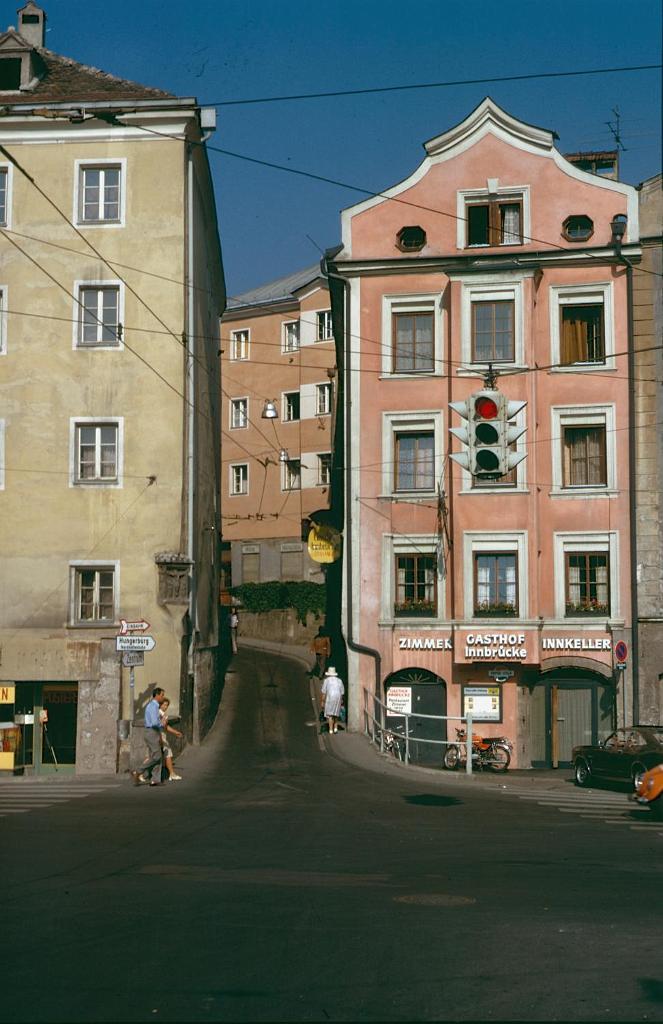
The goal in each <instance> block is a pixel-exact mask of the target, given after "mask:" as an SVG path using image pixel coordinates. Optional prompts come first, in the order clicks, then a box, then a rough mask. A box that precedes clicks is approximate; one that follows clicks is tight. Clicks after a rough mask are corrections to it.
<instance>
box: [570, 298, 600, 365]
mask: <svg viewBox="0 0 663 1024" xmlns="http://www.w3.org/2000/svg"><path fill="white" fill-rule="evenodd" d="M560 315H561V323H560V341H561V344H560V353H559V361H560V363H561V365H562V366H571V365H572V364H574V363H604V362H605V340H604V328H603V303H594V304H591V305H590V304H588V305H571V304H569V305H567V304H563V305H561V306H560Z"/></svg>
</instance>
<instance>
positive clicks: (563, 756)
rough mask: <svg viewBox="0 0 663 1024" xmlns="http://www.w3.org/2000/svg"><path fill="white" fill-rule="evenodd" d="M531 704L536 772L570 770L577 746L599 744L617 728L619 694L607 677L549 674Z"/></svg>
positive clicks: (531, 741)
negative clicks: (547, 769)
mask: <svg viewBox="0 0 663 1024" xmlns="http://www.w3.org/2000/svg"><path fill="white" fill-rule="evenodd" d="M530 701H531V705H530V750H531V759H532V767H534V768H570V767H571V765H572V761H571V751H572V750H573V748H574V747H575V746H578V745H580V744H581V743H597V742H598V740H599V739H600V738H601V737H604V736H606V735H607V734H608V733H609V732H610V731H611V730H612V729H613V728H614V722H615V691H614V687H613V686H612V685H611V684H610V683H608V682H607V681H606V679H605V678H604V677H603V676H599V675H595V674H593V673H587V672H582V671H580V670H578V671H577V674H576V672H574V671H573V670H569V669H566V670H563V671H562V672H560V673H559V674H558V673H557V672H551V673H546V675H544V676H541V681H540V682H539V683H537V684H536V685H535V687H534V690H533V691H532V694H531V697H530Z"/></svg>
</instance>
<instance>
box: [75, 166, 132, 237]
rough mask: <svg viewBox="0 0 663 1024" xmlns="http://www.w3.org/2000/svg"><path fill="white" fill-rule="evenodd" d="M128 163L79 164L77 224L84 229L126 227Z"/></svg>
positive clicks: (77, 176) (76, 204)
mask: <svg viewBox="0 0 663 1024" xmlns="http://www.w3.org/2000/svg"><path fill="white" fill-rule="evenodd" d="M126 163H127V162H126V159H120V160H112V159H99V160H89V161H88V160H77V161H76V164H75V188H74V204H75V208H74V222H75V223H76V224H78V225H79V226H82V227H123V226H124V214H125V192H126Z"/></svg>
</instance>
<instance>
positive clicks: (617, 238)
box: [610, 213, 627, 249]
mask: <svg viewBox="0 0 663 1024" xmlns="http://www.w3.org/2000/svg"><path fill="white" fill-rule="evenodd" d="M626 224H627V219H626V214H624V213H617V214H615V216H614V217H613V218H612V220H611V221H610V231H611V232H612V238H611V242H612V244H613V245H614V246H615V247H616V248H617V249H619V248H620V247H621V244H622V240H623V238H624V235H625V234H626Z"/></svg>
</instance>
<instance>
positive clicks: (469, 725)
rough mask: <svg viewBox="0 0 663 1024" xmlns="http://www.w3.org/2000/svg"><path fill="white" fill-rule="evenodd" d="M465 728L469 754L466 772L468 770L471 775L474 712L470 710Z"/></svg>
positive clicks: (466, 748) (467, 772)
mask: <svg viewBox="0 0 663 1024" xmlns="http://www.w3.org/2000/svg"><path fill="white" fill-rule="evenodd" d="M465 730H466V733H465V735H466V738H467V739H466V746H465V752H466V754H467V758H466V760H465V772H466V774H467V775H471V774H472V714H471V712H469V711H468V712H467V715H466V717H465Z"/></svg>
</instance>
